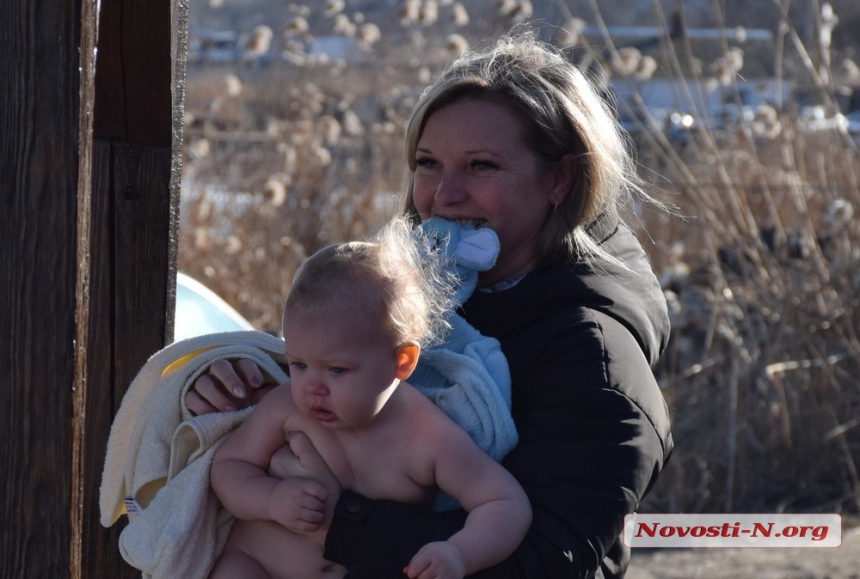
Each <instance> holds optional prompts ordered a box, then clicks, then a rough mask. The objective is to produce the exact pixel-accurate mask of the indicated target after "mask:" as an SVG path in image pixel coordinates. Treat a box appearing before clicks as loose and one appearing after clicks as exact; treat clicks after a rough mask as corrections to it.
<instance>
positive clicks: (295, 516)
mask: <svg viewBox="0 0 860 579" xmlns="http://www.w3.org/2000/svg"><path fill="white" fill-rule="evenodd" d="M327 498H328V491H326V489H325V487H324V486H322V485H321V484H320V483H318V482H316V481H314V480H311V479H309V478H305V477H299V476H293V477H290V478H286V479H283V480H281V481H279V482H278V484H277V485H276V486H275V488H274V490H273V491H272V496H271V499H270V501H269V516H270V517H271V519H272V520H273V521H275V522H276V523H279V524H281V525H283V526H284V527H286V528H287V529H289V530H290V531H293V532H294V533H313V532H314V531H318V530H319V529H320V527H321V526H322V524H323V523H324V522H325V519H326V514H325V506H326V499H327Z"/></svg>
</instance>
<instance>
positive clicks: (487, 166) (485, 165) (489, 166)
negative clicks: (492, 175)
mask: <svg viewBox="0 0 860 579" xmlns="http://www.w3.org/2000/svg"><path fill="white" fill-rule="evenodd" d="M472 168H473V169H477V170H478V171H492V170H495V169H498V168H499V166H498V165H497V164H496V163H493V162H492V161H482V160H480V159H475V160H474V161H472Z"/></svg>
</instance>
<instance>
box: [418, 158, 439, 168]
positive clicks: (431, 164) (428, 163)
mask: <svg viewBox="0 0 860 579" xmlns="http://www.w3.org/2000/svg"><path fill="white" fill-rule="evenodd" d="M415 164H416V165H417V166H418V167H419V168H420V169H435V168H436V161H434V160H433V159H430V158H429V157H419V158H418V159H415Z"/></svg>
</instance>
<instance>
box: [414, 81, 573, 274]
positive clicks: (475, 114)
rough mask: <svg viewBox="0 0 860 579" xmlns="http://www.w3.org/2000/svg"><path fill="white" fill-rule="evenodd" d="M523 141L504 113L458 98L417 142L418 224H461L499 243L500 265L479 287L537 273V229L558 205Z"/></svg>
mask: <svg viewBox="0 0 860 579" xmlns="http://www.w3.org/2000/svg"><path fill="white" fill-rule="evenodd" d="M522 134H523V127H522V125H521V123H520V120H519V119H518V118H517V116H516V114H515V113H514V112H512V111H511V110H510V109H508V108H507V107H505V106H504V105H501V104H497V103H494V102H489V101H485V100H478V99H474V98H469V97H464V98H462V99H460V100H457V101H454V102H453V103H450V104H448V105H445V106H444V107H442V108H440V109H439V110H437V111H435V112H433V113H432V114H431V115H430V116H429V117H428V118H427V121H426V122H425V125H424V131H423V132H422V133H421V137H420V138H419V139H418V144H417V149H416V152H415V158H416V164H417V167H416V169H415V175H414V181H413V190H412V195H413V201H414V203H415V207H416V208H417V210H418V214H419V215H420V217H421V219H429V218H430V217H443V218H446V219H450V220H455V221H457V220H461V221H467V222H469V223H472V224H474V225H475V226H476V227H488V228H490V229H492V230H493V231H495V232H496V234H497V235H498V236H499V241H500V243H501V251H500V254H499V258H498V260H497V262H496V266H495V267H494V268H493V269H492V270H490V271H488V272H485V273H483V274H482V275H481V277H480V281H479V283H480V285H482V286H487V285H491V284H493V283H496V282H499V281H502V280H505V279H510V278H512V277H515V276H517V275H522V274H525V273H528V272H529V271H530V270H531V269H533V268H534V267H535V266H536V265H537V261H538V256H539V254H540V243H541V242H540V239H541V229H542V227H543V225H544V223H545V221H546V219H547V216H548V214H549V212H550V210H551V209H552V205H554V204H557V203H560V202H561V200H563V199H564V194H563V192H562V191H563V187H559V186H556V184H555V183H554V181H556V179H554V178H553V177H552V176H550V175H549V174H547V173H548V172H546V171H544V170H542V169H541V168H540V166H539V163H538V159H537V156H536V155H535V154H534V153H533V152H532V150H531V149H530V148H529V147H528V146H527V145H526V144H525V142H524V140H523V137H522Z"/></svg>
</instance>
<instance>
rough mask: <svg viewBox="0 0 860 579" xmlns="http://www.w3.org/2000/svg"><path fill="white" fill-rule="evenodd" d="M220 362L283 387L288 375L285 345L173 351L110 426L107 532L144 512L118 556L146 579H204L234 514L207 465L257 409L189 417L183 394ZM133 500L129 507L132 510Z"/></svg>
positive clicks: (231, 335) (196, 343) (232, 343)
mask: <svg viewBox="0 0 860 579" xmlns="http://www.w3.org/2000/svg"><path fill="white" fill-rule="evenodd" d="M219 358H232V359H237V358H249V359H251V360H253V361H254V362H256V363H257V365H258V366H260V368H261V370H263V371H264V372H266V373H268V374H269V375H270V376H271V377H272V378H274V379H275V380H276V381H278V382H285V381H286V380H287V376H286V374H285V372H284V371H283V370H282V368H281V367H280V366H279V364H278V362H281V363H284V362H285V359H284V355H283V341H282V340H280V339H278V338H275V337H273V336H271V335H269V334H265V333H263V332H228V333H223V334H211V335H206V336H199V337H196V338H192V339H190V340H184V341H182V342H177V343H175V344H172V345H170V346H168V347H166V348H164V349H163V350H161V351H160V352H158V353H156V354H155V355H154V356H152V357H151V358H150V359H149V361H147V363H146V364H145V365H144V366H143V368H142V369H141V370H140V372H139V373H138V375H137V377H136V378H135V379H134V381H133V382H132V384H131V386H130V387H129V390H128V392H127V393H126V395H125V397H124V398H123V400H122V404H121V405H120V408H119V411H118V412H117V415H116V417H115V418H114V422H113V425H112V426H111V433H110V437H109V439H108V448H107V456H106V459H105V468H104V472H103V474H102V485H101V491H100V497H99V507H100V510H101V523H102V525H104V526H106V527H107V526H110V525H112V524H113V523H114V522H116V520H117V519H118V518H119V517H120V516H121V515H122V514H124V513H126V512H127V508H126V504H134V505H135V507H136V506H137V505H139V506H140V508H141V510H140V512H139V514H138V515H137V516H134V517H130V519H131V520H130V522H129V525H128V526H127V527H126V528H125V529H124V530H123V532H122V534H121V536H120V552H121V554H122V555H123V557H124V558H125V559H126V561H128V562H129V563H130V564H131V565H132V566H134V567H136V568H138V569H140V570H141V571H142V572H143V576H144V578H149V577H153V578H161V577H164V578H170V577H183V578H193V577H201V578H205V577H206V575H207V574H208V571H209V569H211V566H212V564H214V561H215V558H216V554H217V553H219V552H220V550H221V548H222V547H223V545H224V541H226V538H227V534H228V533H229V528H230V526H231V524H232V517H231V516H230V515H229V514H228V513H226V511H225V510H224V509H223V508H222V507H221V506H220V503H218V501H217V499H216V498H215V497H214V495H213V494H212V493H211V491H210V490H209V467H210V466H211V462H212V458H213V456H214V453H215V450H216V449H217V447H218V445H219V444H220V443H221V442H222V441H223V439H224V437H225V435H226V434H227V433H229V432H230V431H232V430H233V429H234V428H235V427H236V426H238V425H239V424H240V423H241V422H242V420H243V419H244V418H245V417H246V416H247V414H248V412H250V410H245V411H241V412H226V413H216V414H212V415H208V416H200V417H196V418H195V417H192V416H191V414H190V412H189V411H188V409H187V408H185V404H184V400H185V393H186V392H187V389H188V387H189V386H190V384H192V383H193V381H194V380H195V379H196V378H197V377H198V376H199V375H200V374H201V373H202V372H203V371H204V370H205V369H206V368H208V366H209V365H210V364H211V363H212V362H213V361H214V360H217V359H219ZM126 501H128V503H126Z"/></svg>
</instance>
